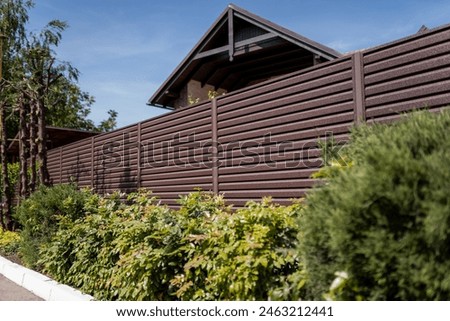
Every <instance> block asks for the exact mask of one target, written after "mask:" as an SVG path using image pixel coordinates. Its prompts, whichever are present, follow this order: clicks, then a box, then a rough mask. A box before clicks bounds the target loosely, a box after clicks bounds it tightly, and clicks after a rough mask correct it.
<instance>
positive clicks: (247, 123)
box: [48, 25, 450, 205]
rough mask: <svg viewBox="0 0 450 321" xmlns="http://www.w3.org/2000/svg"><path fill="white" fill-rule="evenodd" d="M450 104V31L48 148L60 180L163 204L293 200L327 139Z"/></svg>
mask: <svg viewBox="0 0 450 321" xmlns="http://www.w3.org/2000/svg"><path fill="white" fill-rule="evenodd" d="M447 105H450V25H447V26H444V27H441V28H438V29H435V30H432V31H429V32H426V33H423V34H418V35H414V36H412V37H409V38H405V39H402V40H399V41H396V42H393V43H390V44H387V45H383V46H379V47H376V48H372V49H369V50H365V51H360V52H356V53H352V54H348V55H346V56H344V57H342V58H340V59H336V60H334V61H331V62H328V63H324V64H320V65H318V66H315V67H312V68H309V69H306V70H303V71H301V72H297V73H294V74H290V75H287V76H284V77H280V78H277V79H273V80H270V81H267V82H265V83H262V84H259V85H255V86H252V87H250V88H246V89H244V90H240V91H237V92H233V93H230V94H227V95H224V96H220V97H217V98H215V99H213V100H212V101H208V102H204V103H200V104H197V105H194V106H189V107H186V108H183V109H181V110H177V111H174V112H172V113H170V114H167V115H163V116H160V117H156V118H153V119H149V120H146V121H143V122H141V123H138V124H135V125H131V126H128V127H125V128H122V129H119V130H116V131H114V132H110V133H105V134H101V135H98V136H95V137H93V138H89V139H85V140H82V141H79V142H76V143H73V144H70V145H66V146H63V147H60V148H56V149H52V150H50V151H49V153H48V156H49V171H50V175H51V179H52V181H53V183H65V182H69V181H71V180H75V181H77V182H78V183H79V185H81V186H90V187H92V188H94V189H95V190H96V191H98V192H100V193H107V192H112V191H114V190H121V191H123V192H130V191H132V190H135V189H137V188H139V187H144V188H147V189H149V190H152V191H153V192H154V194H156V195H157V196H159V197H160V198H161V200H162V201H163V202H164V203H167V204H174V202H175V200H176V199H177V198H178V196H179V195H182V194H187V193H189V192H191V191H193V190H194V189H195V188H196V187H200V188H202V189H203V190H211V191H214V192H216V193H224V194H225V196H226V198H227V199H228V200H230V202H231V203H233V204H236V205H241V204H243V203H244V202H245V201H247V200H249V199H259V198H261V197H262V196H266V195H271V196H272V197H273V198H274V199H275V200H276V201H278V202H281V203H286V202H288V201H289V199H291V198H296V197H300V196H302V195H303V194H304V193H305V191H307V190H308V189H309V188H311V186H312V185H313V184H314V180H313V179H311V178H310V175H311V174H312V173H313V172H314V171H316V170H317V169H318V168H319V167H320V166H321V164H322V161H321V158H320V150H319V149H318V146H317V141H318V139H319V138H321V139H324V138H325V137H327V136H329V135H330V134H332V135H333V136H334V138H336V139H338V140H341V141H345V140H346V139H347V137H348V133H349V129H350V128H351V127H352V126H354V125H355V124H358V123H360V122H363V121H367V122H387V121H393V120H395V119H397V118H398V117H400V114H401V113H403V112H406V111H410V110H413V109H416V108H423V107H426V108H428V109H430V110H432V111H433V110H437V109H439V108H442V107H444V106H447Z"/></svg>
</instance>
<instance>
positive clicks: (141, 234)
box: [41, 191, 223, 300]
mask: <svg viewBox="0 0 450 321" xmlns="http://www.w3.org/2000/svg"><path fill="white" fill-rule="evenodd" d="M116 196H117V195H116ZM180 202H181V209H180V210H179V211H173V210H171V209H169V208H168V207H166V206H162V205H159V203H157V202H156V200H155V198H154V197H152V196H151V194H150V193H148V192H145V191H139V192H138V193H133V194H130V196H129V197H128V202H127V204H122V203H120V201H119V199H118V197H110V198H108V199H106V198H102V197H100V196H98V195H94V196H92V197H91V198H90V199H89V200H88V205H87V206H86V209H87V214H88V215H87V216H86V217H85V218H83V219H79V220H76V221H74V222H68V223H65V224H61V228H60V230H59V231H58V233H57V234H56V236H55V238H54V242H52V243H51V244H49V245H48V246H47V247H46V248H45V249H44V251H42V253H41V255H42V260H41V262H42V263H43V264H44V267H45V268H44V270H45V271H46V272H48V273H50V274H51V275H53V276H54V277H55V278H56V279H57V280H59V281H62V282H64V283H67V284H70V285H73V286H76V287H78V288H80V289H81V290H83V291H85V292H87V293H90V294H92V295H94V296H95V297H96V298H98V299H102V300H170V299H174V298H175V293H174V292H175V291H173V290H172V289H173V286H172V285H171V283H170V281H171V279H172V278H173V277H174V276H175V275H176V274H179V273H180V271H182V270H183V266H184V264H185V263H186V260H187V258H186V257H185V253H184V252H183V248H182V247H183V245H184V244H185V241H184V239H185V238H186V236H187V235H188V234H189V233H191V232H195V231H198V227H199V224H198V223H200V221H201V220H202V219H203V218H204V217H205V216H202V212H201V211H200V210H199V209H201V208H202V209H204V210H205V213H203V214H204V215H207V214H206V212H208V213H210V212H214V211H215V209H214V204H216V203H217V206H221V205H220V202H222V203H223V201H221V200H220V199H219V198H217V197H214V196H211V195H210V194H204V193H200V192H196V193H193V194H192V196H189V197H184V198H183V199H182V200H181V201H180Z"/></svg>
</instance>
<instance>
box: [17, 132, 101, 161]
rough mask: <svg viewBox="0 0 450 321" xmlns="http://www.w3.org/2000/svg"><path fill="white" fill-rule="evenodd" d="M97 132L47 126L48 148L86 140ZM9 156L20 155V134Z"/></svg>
mask: <svg viewBox="0 0 450 321" xmlns="http://www.w3.org/2000/svg"><path fill="white" fill-rule="evenodd" d="M98 134H99V133H97V132H91V131H86V130H79V129H71V128H60V127H52V126H47V137H48V138H47V146H48V148H49V149H52V148H56V147H60V146H63V145H67V144H70V143H73V142H76V141H79V140H82V139H84V138H88V137H92V136H95V135H98ZM8 154H10V155H18V154H19V134H17V135H16V136H15V137H14V139H13V140H12V142H11V143H10V144H9V146H8Z"/></svg>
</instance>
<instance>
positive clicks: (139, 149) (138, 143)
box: [136, 122, 142, 189]
mask: <svg viewBox="0 0 450 321" xmlns="http://www.w3.org/2000/svg"><path fill="white" fill-rule="evenodd" d="M141 149H142V147H141V122H139V123H138V124H137V173H136V180H137V188H138V189H139V188H141Z"/></svg>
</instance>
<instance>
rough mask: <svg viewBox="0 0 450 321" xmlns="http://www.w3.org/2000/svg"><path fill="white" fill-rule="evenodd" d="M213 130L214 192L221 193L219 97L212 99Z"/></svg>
mask: <svg viewBox="0 0 450 321" xmlns="http://www.w3.org/2000/svg"><path fill="white" fill-rule="evenodd" d="M211 131H212V135H211V136H212V138H211V139H212V144H211V145H212V146H211V147H212V186H213V193H214V194H219V168H218V160H217V155H218V150H217V149H218V144H217V99H216V98H213V99H212V101H211Z"/></svg>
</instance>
